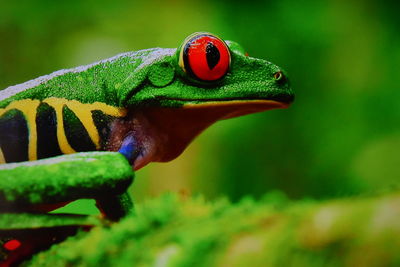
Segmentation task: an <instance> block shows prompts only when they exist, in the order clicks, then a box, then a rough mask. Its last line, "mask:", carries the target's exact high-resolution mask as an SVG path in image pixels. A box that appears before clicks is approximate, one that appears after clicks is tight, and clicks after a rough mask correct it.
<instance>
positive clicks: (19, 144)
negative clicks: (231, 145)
mask: <svg viewBox="0 0 400 267" xmlns="http://www.w3.org/2000/svg"><path fill="white" fill-rule="evenodd" d="M293 100H294V93H293V91H292V89H291V86H290V83H289V80H288V78H287V75H286V72H285V71H284V70H283V69H282V68H280V67H279V66H277V65H275V64H273V63H271V62H269V61H267V60H264V59H259V58H255V57H251V56H249V55H248V54H247V53H246V52H245V50H244V49H243V48H242V46H240V45H239V44H238V43H236V42H233V41H229V40H223V39H221V38H220V37H218V36H217V35H215V34H212V33H209V32H196V33H193V34H191V35H189V36H188V37H186V38H185V39H184V41H183V42H182V43H181V44H180V46H179V47H178V48H151V49H144V50H139V51H134V52H127V53H122V54H119V55H116V56H114V57H111V58H108V59H105V60H101V61H98V62H95V63H92V64H89V65H84V66H79V67H76V68H71V69H63V70H59V71H56V72H53V73H51V74H49V75H45V76H41V77H39V78H36V79H33V80H30V81H27V82H25V83H22V84H18V85H15V86H10V87H8V88H6V89H4V90H2V91H0V163H1V165H0V215H1V214H13V213H14V214H18V213H28V214H36V213H38V212H39V213H47V212H49V211H51V210H53V209H56V208H58V207H61V206H63V205H65V204H66V203H69V202H71V201H74V200H77V199H82V198H92V199H95V200H96V203H97V207H98V208H99V209H100V211H101V212H102V214H103V216H104V217H105V218H106V219H109V220H111V221H118V220H120V219H121V218H123V217H125V216H126V215H127V214H129V213H130V212H132V210H133V202H132V200H131V198H130V195H129V194H128V193H127V190H128V188H129V186H130V185H131V184H132V182H133V181H134V177H135V173H136V171H138V170H139V169H141V168H143V167H144V166H146V165H147V164H149V163H151V162H168V161H171V160H173V159H175V158H176V157H178V156H179V155H180V154H182V152H183V151H184V150H185V149H186V148H187V147H188V145H189V144H190V143H191V142H192V141H193V139H194V138H196V137H197V136H198V135H199V134H200V133H201V132H203V131H204V130H205V129H207V128H208V127H209V126H211V125H212V124H214V123H216V122H217V121H220V120H225V119H230V118H235V117H238V116H243V115H246V114H251V113H256V112H262V111H267V110H271V109H277V108H287V107H289V105H290V104H291V103H292V102H293ZM28 228H29V227H28ZM0 230H1V226H0Z"/></svg>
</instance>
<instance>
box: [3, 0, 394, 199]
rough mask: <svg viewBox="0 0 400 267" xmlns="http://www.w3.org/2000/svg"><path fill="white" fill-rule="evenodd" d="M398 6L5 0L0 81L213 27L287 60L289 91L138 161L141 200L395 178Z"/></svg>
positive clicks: (308, 189)
mask: <svg viewBox="0 0 400 267" xmlns="http://www.w3.org/2000/svg"><path fill="white" fill-rule="evenodd" d="M383 3H384V4H383ZM398 10H399V4H398V2H396V1H358V0H337V1H317V0H306V1H296V0H279V1H237V0H236V1H232V0H230V1H228V0H223V1H211V0H208V1H204V0H203V1H187V0H173V1H161V0H160V1H128V0H119V1H101V0H96V1H94V0H89V1H78V0H70V1H51V0H36V1H32V0H20V1H7V0H6V1H5V0H1V1H0V88H5V87H8V86H10V85H14V84H18V83H21V82H24V81H27V80H29V79H32V78H36V77H38V76H40V75H44V74H48V73H50V72H52V71H55V70H58V69H62V68H70V67H75V66H78V65H82V64H87V63H91V62H93V61H97V60H99V59H103V58H107V57H110V56H113V55H115V54H118V53H121V52H125V51H133V50H139V49H144V48H151V47H178V46H179V45H180V43H181V41H182V40H183V39H184V38H185V37H186V36H187V35H189V34H190V33H192V32H195V31H210V32H213V33H215V34H217V35H219V36H221V37H222V38H224V39H230V40H234V41H236V42H238V43H240V44H241V45H242V46H243V47H245V49H246V50H247V51H248V53H249V54H250V56H254V57H259V58H264V59H267V60H269V61H272V62H274V63H276V64H277V65H279V66H281V67H283V68H284V69H285V70H286V71H287V72H288V73H289V77H290V80H291V84H292V87H293V89H294V91H295V92H296V101H295V102H294V104H293V105H292V106H291V107H290V108H289V109H287V110H273V111H269V112H265V113H260V114H254V115H250V116H245V117H241V118H237V119H233V120H227V121H221V122H219V123H217V124H216V125H214V126H212V127H211V128H210V129H208V130H207V131H206V132H204V133H203V134H202V135H201V136H200V137H199V138H198V139H197V140H195V142H193V144H192V145H191V146H189V148H188V149H187V150H186V152H185V153H184V154H182V155H181V156H180V157H179V158H178V159H176V160H175V161H173V162H170V163H152V164H150V165H149V166H147V167H145V168H144V169H142V170H140V171H139V172H138V173H137V177H136V181H135V185H134V187H133V189H132V190H133V194H134V196H135V199H136V200H137V201H138V202H140V201H143V200H144V199H147V198H149V197H153V196H157V195H159V194H161V193H163V192H166V191H174V192H183V193H185V194H187V193H189V194H204V195H205V196H206V197H207V198H209V199H213V198H216V197H218V196H222V195H224V196H228V197H229V198H230V199H232V200H238V199H240V198H242V197H243V196H245V195H252V196H255V197H260V196H261V195H262V194H264V193H265V192H268V191H271V190H281V191H283V192H285V193H286V194H287V195H288V196H290V197H291V198H303V197H313V198H318V199H324V198H331V197H340V196H347V195H352V194H360V193H369V192H375V191H380V190H390V189H391V188H393V187H397V184H398V183H399V182H398V181H399V179H400V74H399V71H400V16H399V15H398Z"/></svg>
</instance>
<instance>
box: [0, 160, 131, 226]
mask: <svg viewBox="0 0 400 267" xmlns="http://www.w3.org/2000/svg"><path fill="white" fill-rule="evenodd" d="M10 178H12V179H10ZM132 181H133V171H132V168H131V166H130V164H129V163H128V162H127V161H126V159H125V158H124V157H123V156H122V155H121V154H120V153H116V152H87V153H76V154H71V155H63V156H59V157H54V158H49V159H43V160H38V161H35V162H20V163H10V164H7V165H5V166H2V169H1V170H0V212H23V211H27V212H32V211H36V212H37V211H38V210H40V209H42V211H43V208H46V207H47V208H49V209H51V208H53V207H57V206H60V205H59V204H60V203H66V202H71V201H74V200H77V199H82V198H91V199H96V200H98V204H99V206H100V209H102V210H103V211H104V214H105V217H107V218H108V217H109V218H110V219H112V220H118V219H120V218H121V217H123V216H124V215H126V214H127V213H128V212H129V210H130V209H131V207H132V203H131V202H130V198H129V197H127V196H126V195H124V194H125V192H126V191H127V189H128V187H129V185H130V184H131V183H132ZM107 200H109V204H106V202H107Z"/></svg>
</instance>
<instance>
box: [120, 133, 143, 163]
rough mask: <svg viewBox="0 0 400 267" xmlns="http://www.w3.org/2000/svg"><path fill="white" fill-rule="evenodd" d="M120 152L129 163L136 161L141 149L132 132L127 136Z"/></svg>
mask: <svg viewBox="0 0 400 267" xmlns="http://www.w3.org/2000/svg"><path fill="white" fill-rule="evenodd" d="M118 152H119V153H121V154H122V155H124V156H125V157H126V159H127V160H128V161H129V163H131V164H132V163H133V162H134V161H135V159H136V157H137V156H138V155H139V149H138V145H137V142H136V140H135V138H134V137H133V135H132V134H129V135H128V136H126V137H125V139H124V141H123V142H122V145H121V148H120V149H119V150H118Z"/></svg>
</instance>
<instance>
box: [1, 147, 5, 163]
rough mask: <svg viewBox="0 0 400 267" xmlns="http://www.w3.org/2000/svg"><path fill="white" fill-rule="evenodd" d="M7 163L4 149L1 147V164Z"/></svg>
mask: <svg viewBox="0 0 400 267" xmlns="http://www.w3.org/2000/svg"><path fill="white" fill-rule="evenodd" d="M2 163H6V159H5V158H4V154H3V150H1V148H0V164H2Z"/></svg>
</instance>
